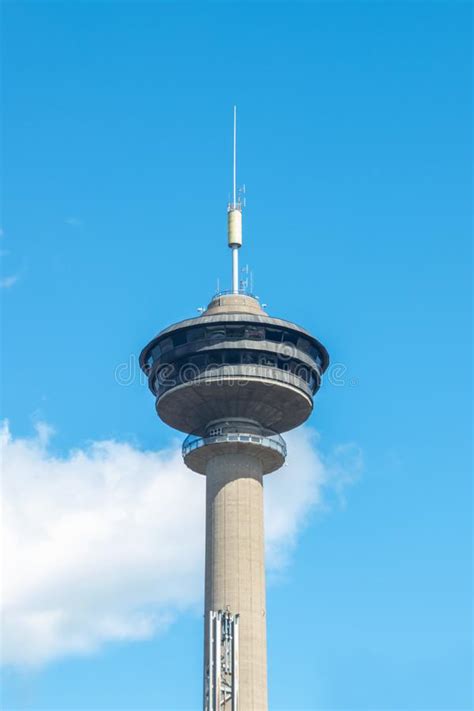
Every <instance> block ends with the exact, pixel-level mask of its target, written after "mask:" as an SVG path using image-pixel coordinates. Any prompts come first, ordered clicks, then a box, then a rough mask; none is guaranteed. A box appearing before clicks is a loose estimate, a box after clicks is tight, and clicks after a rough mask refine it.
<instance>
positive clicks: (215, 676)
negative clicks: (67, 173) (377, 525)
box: [140, 108, 329, 711]
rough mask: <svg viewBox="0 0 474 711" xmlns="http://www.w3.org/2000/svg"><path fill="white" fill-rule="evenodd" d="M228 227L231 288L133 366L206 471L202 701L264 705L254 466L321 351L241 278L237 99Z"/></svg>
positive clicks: (277, 434) (279, 461)
mask: <svg viewBox="0 0 474 711" xmlns="http://www.w3.org/2000/svg"><path fill="white" fill-rule="evenodd" d="M227 228H228V229H227V231H228V245H229V247H230V249H231V250H232V289H231V290H230V291H229V292H220V293H218V294H216V295H215V296H214V297H213V299H212V300H211V302H210V303H209V305H208V307H207V309H206V310H205V311H204V312H203V313H202V314H201V315H200V316H197V317H195V318H190V319H186V320H184V321H180V322H179V323H176V324H174V325H172V326H169V327H168V328H165V329H164V330H162V331H161V332H160V333H159V334H158V335H157V336H156V337H155V338H153V340H152V341H150V343H149V344H148V345H147V346H145V348H144V349H143V351H142V353H141V355H140V366H141V368H142V370H143V371H144V372H145V373H146V375H147V377H148V383H149V387H150V390H151V391H152V393H153V395H154V396H155V398H156V411H157V413H158V416H159V417H160V418H161V419H162V420H163V422H165V423H166V424H168V425H170V427H173V428H175V429H177V430H180V431H181V432H184V433H186V434H187V435H188V436H187V437H186V439H185V440H184V444H183V457H184V461H185V463H186V465H187V466H188V467H189V468H190V469H192V470H193V471H194V472H197V473H198V474H203V475H204V476H205V477H206V563H205V628H204V629H205V632H204V638H205V640H204V641H205V646H204V709H205V711H266V710H267V708H268V701H267V654H266V622H267V619H266V605H265V565H264V526H263V477H264V475H266V474H270V473H271V472H274V471H276V470H277V469H279V468H280V467H281V466H282V465H283V464H284V462H285V458H286V445H285V442H284V440H283V438H282V436H281V434H282V433H284V432H288V431H289V430H292V429H293V428H295V427H298V426H299V425H301V424H302V423H303V422H305V421H306V420H307V419H308V417H309V416H310V414H311V412H312V410H313V399H314V396H315V394H316V393H317V391H318V389H319V386H320V382H321V375H322V374H323V373H324V371H325V370H326V368H327V366H328V363H329V357H328V353H327V351H326V349H325V348H324V346H323V345H322V344H321V343H320V342H319V341H318V340H317V339H316V338H314V336H312V335H311V334H310V333H309V332H308V331H306V330H305V329H303V328H301V326H298V325H296V324H295V323H292V322H291V321H286V320H283V319H280V318H273V317H270V316H269V315H268V314H267V313H266V312H265V311H264V309H263V308H262V306H261V304H260V302H259V300H258V298H257V297H255V296H253V295H252V294H249V293H247V292H246V290H244V289H243V288H241V286H240V284H239V266H238V255H239V249H240V247H241V246H242V202H241V200H240V198H238V197H237V194H236V111H235V108H234V161H233V200H232V202H231V203H230V204H229V205H228V208H227Z"/></svg>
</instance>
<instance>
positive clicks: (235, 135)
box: [233, 106, 237, 210]
mask: <svg viewBox="0 0 474 711" xmlns="http://www.w3.org/2000/svg"><path fill="white" fill-rule="evenodd" d="M233 188H234V189H233V198H234V200H233V207H234V210H235V208H236V207H237V106H234V172H233Z"/></svg>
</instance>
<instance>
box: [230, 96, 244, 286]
mask: <svg viewBox="0 0 474 711" xmlns="http://www.w3.org/2000/svg"><path fill="white" fill-rule="evenodd" d="M227 240H228V244H229V247H230V248H231V249H232V291H233V293H234V294H238V293H239V254H238V249H239V248H240V247H241V246H242V205H241V203H240V201H239V202H237V106H234V150H233V169H232V203H230V204H229V205H228V206H227Z"/></svg>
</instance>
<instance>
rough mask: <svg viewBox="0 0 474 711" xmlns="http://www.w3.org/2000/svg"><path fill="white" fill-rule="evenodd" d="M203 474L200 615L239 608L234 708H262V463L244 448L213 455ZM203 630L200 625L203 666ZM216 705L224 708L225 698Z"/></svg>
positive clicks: (264, 689)
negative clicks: (202, 597)
mask: <svg viewBox="0 0 474 711" xmlns="http://www.w3.org/2000/svg"><path fill="white" fill-rule="evenodd" d="M206 475H207V476H206V588H205V619H206V620H207V619H208V618H209V613H210V612H211V611H214V610H225V609H229V610H230V611H231V612H238V613H239V615H240V624H239V627H240V632H239V708H240V709H241V710H242V711H266V710H267V708H268V702H267V646H266V608H265V567H264V526H263V481H262V479H263V468H262V463H261V461H260V460H259V459H258V458H257V457H255V456H253V455H251V454H247V453H244V452H242V453H235V454H219V455H216V456H214V457H212V458H211V459H210V460H209V461H208V463H207V468H206ZM208 634H209V630H208V626H207V625H206V639H205V647H204V649H205V668H206V669H207V668H208V665H209V643H208V642H209V640H208ZM222 708H223V710H224V711H230V709H231V705H230V702H229V704H226V705H225V706H224V707H222Z"/></svg>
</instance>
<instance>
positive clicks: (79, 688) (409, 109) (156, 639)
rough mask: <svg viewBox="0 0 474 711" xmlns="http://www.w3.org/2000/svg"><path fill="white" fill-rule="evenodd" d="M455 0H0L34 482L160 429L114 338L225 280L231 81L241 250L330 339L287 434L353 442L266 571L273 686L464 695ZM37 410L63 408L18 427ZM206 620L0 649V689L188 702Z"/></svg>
mask: <svg viewBox="0 0 474 711" xmlns="http://www.w3.org/2000/svg"><path fill="white" fill-rule="evenodd" d="M471 12H472V8H471V5H470V4H469V3H462V2H418V3H408V2H356V1H354V2H337V3H329V2H322V3H317V2H306V3H297V2H296V3H287V2H278V3H272V2H262V3H254V2H248V3H226V2H222V3H209V4H206V3H194V4H192V5H187V4H183V3H180V2H177V3H160V2H146V3H145V2H143V3H129V2H120V3H119V2H87V3H81V2H67V3H66V2H53V3H47V2H41V3H23V2H8V3H4V6H3V99H2V107H3V134H4V175H3V209H2V229H3V236H2V237H1V241H2V245H1V246H2V252H3V253H4V255H3V257H2V271H3V280H4V281H3V282H2V283H3V287H4V288H3V289H2V304H3V308H2V311H3V324H4V326H3V328H4V333H3V339H2V340H3V343H2V345H3V349H2V350H3V353H2V355H3V364H2V370H3V373H2V374H3V388H2V390H3V398H2V416H3V417H4V418H8V420H9V423H10V430H11V437H12V438H13V441H14V442H17V443H19V444H18V448H17V449H16V450H15V452H17V454H16V455H15V456H18V457H19V456H20V455H19V454H18V452H20V454H22V456H23V455H24V458H23V459H21V462H26V464H25V471H24V472H23V470H22V471H21V481H22V482H23V483H25V482H26V484H25V486H26V487H27V488H28V490H30V489H31V487H30V486H29V484H28V482H31V481H33V479H34V477H35V471H36V469H35V466H36V465H35V461H38V460H35V456H38V457H39V459H41V462H42V464H41V466H42V467H43V464H44V462H46V464H44V467H43V468H42V469H41V471H42V472H47V469H46V466H47V463H48V462H51V461H56V462H58V461H65V460H68V457H69V459H70V454H68V453H69V452H70V451H71V450H80V451H82V452H87V451H89V450H88V447H90V446H91V443H94V442H96V443H97V442H102V441H104V440H114V441H116V442H117V443H128V446H129V447H130V448H131V450H132V449H133V452H132V453H130V451H131V450H130V451H129V450H126V453H127V456H128V455H130V456H133V457H134V458H136V459H133V461H134V462H139V463H143V462H144V461H145V460H142V459H141V458H140V457H141V455H140V453H141V452H145V451H154V450H156V451H163V450H164V449H165V448H167V447H175V446H176V445H175V444H174V443H175V440H176V433H173V432H171V431H170V430H168V429H167V428H166V427H165V426H164V425H163V424H161V423H160V422H159V421H158V419H157V418H156V417H155V416H154V410H153V400H152V397H151V395H150V393H149V392H148V390H147V388H146V386H145V385H144V384H143V383H141V382H140V379H139V377H138V375H137V374H136V372H135V370H134V368H135V367H136V360H135V359H136V357H137V356H138V353H139V351H140V349H141V347H142V346H143V345H144V344H145V343H146V342H147V341H148V340H149V339H150V338H151V337H152V336H153V335H154V333H156V332H157V331H158V330H160V329H161V328H163V327H165V326H166V325H168V324H170V323H172V322H174V321H176V320H179V319H182V318H185V317H188V316H192V315H194V314H196V313H197V312H196V309H197V307H200V306H204V305H205V304H206V303H207V302H208V300H209V298H210V297H211V295H212V293H213V291H214V290H215V285H216V279H217V278H220V280H221V285H223V286H224V285H226V284H228V283H229V281H230V277H229V270H230V257H229V254H228V253H227V252H228V250H227V248H226V240H225V219H226V215H225V208H226V202H227V199H228V195H229V191H230V187H231V186H230V157H231V121H232V105H233V104H234V103H236V104H237V105H238V109H239V177H240V180H241V181H242V182H245V183H246V186H247V208H246V211H245V215H244V249H243V250H242V259H243V260H244V263H245V262H248V263H249V264H250V265H251V268H252V269H253V272H254V279H255V289H256V292H257V293H258V294H259V296H261V298H262V300H264V301H265V302H267V303H268V311H269V312H270V313H271V314H273V315H275V316H281V317H287V318H288V319H290V320H293V321H296V322H298V323H301V324H302V325H304V326H305V327H306V328H308V329H309V330H310V331H311V332H312V333H314V334H315V335H316V336H317V337H318V338H320V339H321V340H322V342H323V343H324V344H325V345H326V347H327V348H328V350H329V352H330V355H331V359H332V363H333V366H334V364H340V367H339V369H338V370H337V371H333V372H335V373H336V375H338V379H339V378H342V382H341V383H339V384H336V383H334V382H330V381H329V380H328V379H327V380H326V382H325V384H324V387H323V388H322V391H321V392H320V393H319V394H318V398H317V406H316V409H315V413H314V415H313V417H312V419H311V422H310V427H311V428H313V429H317V430H318V432H319V434H320V438H319V441H318V442H317V444H314V442H313V445H312V447H313V450H314V451H313V454H312V455H310V454H308V457H309V458H308V459H307V460H305V461H306V462H309V463H310V465H311V462H313V464H314V462H316V464H317V463H318V462H321V461H322V462H325V466H326V467H329V468H331V465H330V462H331V461H334V457H337V456H340V455H341V451H342V452H344V451H346V450H344V449H343V450H341V447H350V448H352V449H351V451H352V452H354V451H357V452H358V453H360V457H361V458H362V459H363V468H362V469H360V468H359V467H355V466H354V464H353V463H352V464H351V465H350V466H349V467H348V471H347V472H346V470H345V469H344V466H345V464H344V463H343V464H342V465H340V466H342V469H343V475H342V478H341V477H340V479H339V480H338V481H339V485H341V486H342V485H343V484H344V476H346V475H347V476H346V478H348V479H349V480H351V485H350V486H349V485H348V486H345V487H344V491H343V494H342V496H338V495H337V491H336V490H335V488H336V489H337V486H336V487H334V486H333V487H332V489H331V487H330V486H329V487H324V486H322V484H321V482H319V484H318V487H319V486H320V485H321V497H322V498H321V499H320V500H318V497H317V496H315V498H314V501H313V504H314V505H313V506H312V508H311V510H310V511H309V512H308V511H307V510H306V509H305V508H304V506H303V504H302V503H301V501H300V502H299V504H298V505H299V506H300V508H299V509H298V512H299V513H297V514H295V519H294V526H295V531H296V532H297V536H296V545H291V544H288V545H286V543H285V542H284V541H283V544H282V545H284V546H286V547H285V551H286V553H285V556H286V563H285V565H284V567H283V568H281V567H278V566H276V569H275V571H274V573H273V574H272V575H271V582H270V584H269V587H268V611H267V615H268V621H269V633H268V634H269V684H270V705H271V708H272V709H275V710H277V709H279V710H280V711H282V710H283V709H286V711H295V710H296V709H305V710H310V709H311V710H312V711H313V710H314V711H315V710H316V709H318V710H322V709H325V710H328V709H334V710H336V709H337V710H341V711H342V710H344V711H356V710H361V711H362V710H364V711H369V710H370V711H375V710H380V711H381V710H382V709H384V710H385V709H386V710H388V709H390V710H391V711H395V710H396V711H415V710H418V711H421V710H423V711H434V710H439V711H441V710H443V711H448V710H449V711H454V710H455V709H456V710H460V709H462V710H463V711H464V710H465V709H469V708H471V703H472V698H471V657H470V651H471V646H470V645H471V590H470V583H471V568H470V565H471V557H470V556H471V549H470V545H471V528H470V527H471V503H472V499H471V482H470V466H469V465H470V444H469V441H470V431H469V430H470V428H469V423H470V420H471V409H470V390H471V388H470V384H471V381H470V364H471V319H470V306H469V304H470V256H471V254H470V233H471V218H470V211H469V199H470V197H471V187H472V186H471V156H470V150H471V146H470V141H471V123H472V116H471V100H472V76H471V66H470V62H471V58H470V49H471V40H472V18H471ZM13 282H14V283H13ZM124 363H125V364H128V366H129V367H130V369H131V377H130V383H129V385H128V386H127V387H125V386H124V385H123V384H122V385H120V384H119V383H118V382H117V377H116V372H117V370H116V369H117V367H118V366H120V364H124ZM333 380H334V379H333ZM39 422H42V423H48V425H49V426H50V427H52V428H54V430H55V434H54V436H51V437H50V440H49V442H48V443H47V444H45V445H44V447H46V448H47V449H46V450H42V453H40V455H38V447H39V445H34V444H32V442H33V440H32V439H31V438H32V437H33V436H34V427H35V424H36V426H38V423H39ZM40 431H43V435H44V438H46V434H45V431H44V426H43V430H40ZM29 438H30V439H29ZM25 442H26V443H27V442H29V443H30V444H24V443H25ZM22 443H23V444H22ZM124 446H125V445H124ZM35 447H36V449H35ZM308 447H309V445H308ZM120 451H121V452H122V450H120ZM123 451H125V450H123ZM32 452H33V454H32ZM45 452H46V453H45ZM114 452H115V450H114ZM107 456H109V455H107ZM110 456H112V455H110ZM114 456H115V454H114ZM311 456H313V457H316V458H317V459H311ZM15 461H20V460H19V459H18V460H15ZM114 461H115V460H114ZM150 461H151V462H152V464H153V462H154V461H155V460H154V459H152V460H149V459H146V462H147V463H149V462H150ZM328 463H329V464H328ZM316 464H315V465H314V466H316ZM27 465H28V466H27ZM140 466H141V464H140ZM146 466H148V464H146ZM318 466H319V465H318ZM28 467H29V468H28ZM338 467H339V464H338V465H337V466H333V470H334V469H338ZM355 469H357V471H355ZM68 471H69V469H68ZM294 471H295V487H297V486H299V481H300V480H299V479H298V478H297V477H298V467H295V470H294ZM292 472H293V470H291V472H283V473H282V474H281V476H282V477H284V476H287V477H288V476H289V474H290V473H292ZM344 472H345V473H344ZM44 476H45V478H44V479H42V482H43V484H42V485H44V490H45V491H48V476H47V474H44ZM194 476H195V475H194V474H192V473H191V472H189V477H194ZM28 477H31V479H29V478H28ZM137 477H139V471H137ZM179 481H184V479H183V480H181V479H179ZM183 486H186V484H183ZM190 486H194V485H191V484H190ZM285 486H287V487H290V484H288V483H286V484H285ZM5 491H7V493H8V491H9V488H8V487H6V486H5ZM318 491H319V489H318ZM313 493H314V491H313ZM71 496H72V497H74V491H71ZM29 501H32V502H33V504H34V500H33V499H31V497H30V499H29ZM45 501H46V503H45V506H47V505H48V501H49V499H48V498H47V497H46V499H45ZM56 513H57V512H56ZM35 515H36V514H35ZM289 520H290V519H289ZM291 520H292V521H293V519H291ZM24 527H25V528H28V520H26V521H25V522H24ZM160 530H161V529H160ZM173 530H174V529H173ZM285 535H286V534H285ZM288 537H289V538H291V531H290V532H289V533H288ZM167 543H168V542H167V541H166V540H165V541H163V546H165V547H166V545H167ZM25 545H26V544H25ZM66 554H67V551H66ZM71 555H73V553H71ZM25 560H26V559H25ZM26 567H28V566H26ZM25 576H26V577H25V579H26V580H27V579H28V570H26V572H25ZM193 580H194V578H193ZM148 582H149V581H148ZM85 584H87V583H85ZM124 586H125V581H123V584H119V586H118V589H117V590H116V591H114V597H115V594H117V595H118V596H120V595H121V588H122V587H124ZM58 589H59V588H58ZM197 594H198V597H199V593H197ZM20 597H21V595H20ZM112 603H113V600H111V604H112ZM17 604H20V603H19V602H18V600H17V598H15V599H14V605H17ZM89 614H90V615H93V610H92V611H90V612H89ZM89 621H90V620H87V623H88V622H89ZM201 626H202V618H201V612H200V608H199V604H195V602H193V601H191V602H189V601H188V602H187V603H186V604H184V603H183V605H182V606H181V607H180V606H179V605H177V606H176V609H174V612H173V622H172V624H169V625H164V628H163V630H162V631H161V633H158V634H153V635H152V636H151V637H148V638H147V639H136V640H135V641H133V640H131V639H128V638H126V635H124V639H123V640H122V641H108V642H105V643H103V644H100V645H98V648H97V649H96V651H94V652H91V653H87V654H86V653H84V654H82V655H77V654H70V655H68V654H66V653H65V654H63V655H59V656H58V658H55V659H54V660H52V661H50V662H49V663H46V664H43V665H40V666H38V667H35V668H31V667H30V666H28V665H24V664H21V663H15V664H10V665H8V666H7V667H6V668H5V670H4V681H3V691H2V696H3V706H4V708H5V709H8V710H9V711H13V709H18V710H20V709H21V710H23V709H31V710H32V711H33V710H34V711H36V709H38V711H39V710H40V709H41V710H43V711H50V710H51V711H52V710H53V709H54V710H58V711H59V710H61V711H66V709H67V710H69V709H71V710H72V709H75V710H79V709H81V710H84V711H86V710H88V711H89V710H90V711H99V710H102V709H104V710H105V709H108V710H110V711H112V710H114V709H123V710H125V709H127V710H129V711H131V710H137V711H138V709H149V710H151V709H160V710H165V709H167V710H169V711H171V709H197V708H199V704H200V693H201V632H202V630H201ZM21 634H22V633H21V631H20V632H18V636H17V638H16V643H17V644H18V645H19V647H20V648H21V646H22V645H23V646H25V647H27V646H28V637H25V638H22V636H21Z"/></svg>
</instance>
